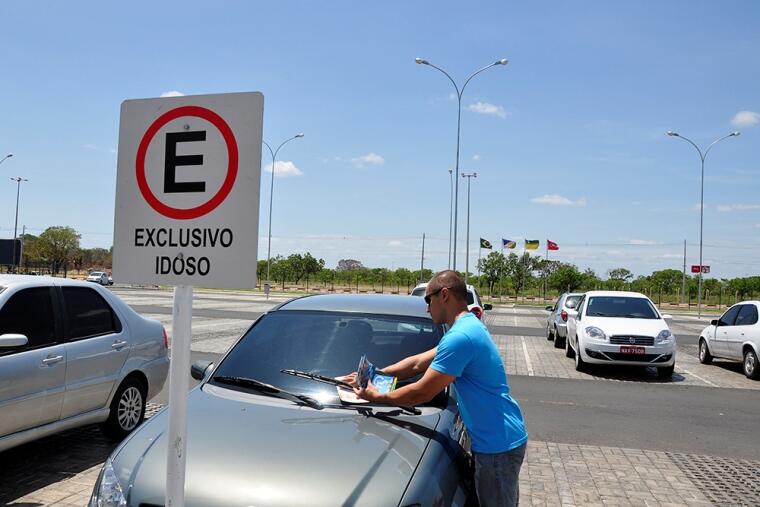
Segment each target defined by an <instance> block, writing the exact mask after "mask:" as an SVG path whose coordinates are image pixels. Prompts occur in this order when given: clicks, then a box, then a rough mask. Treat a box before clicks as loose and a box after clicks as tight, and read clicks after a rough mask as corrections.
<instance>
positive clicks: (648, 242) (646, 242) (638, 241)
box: [628, 239, 657, 245]
mask: <svg viewBox="0 0 760 507" xmlns="http://www.w3.org/2000/svg"><path fill="white" fill-rule="evenodd" d="M628 244H629V245H656V244H657V242H656V241H652V240H649V239H632V240H630V241H628Z"/></svg>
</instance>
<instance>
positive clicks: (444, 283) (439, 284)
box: [427, 269, 467, 303]
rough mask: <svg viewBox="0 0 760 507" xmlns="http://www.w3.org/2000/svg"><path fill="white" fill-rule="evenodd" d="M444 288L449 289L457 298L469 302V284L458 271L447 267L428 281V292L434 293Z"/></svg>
mask: <svg viewBox="0 0 760 507" xmlns="http://www.w3.org/2000/svg"><path fill="white" fill-rule="evenodd" d="M442 288H446V289H448V290H449V293H450V294H452V295H453V296H454V297H455V298H456V299H457V300H459V301H463V302H465V303H466V302H467V286H466V285H465V283H464V280H462V278H461V277H460V276H459V274H457V272H456V271H452V270H450V269H447V270H445V271H441V272H439V273H436V274H435V276H433V278H431V279H430V281H429V282H428V286H427V293H428V294H432V293H434V292H436V291H438V290H440V289H442Z"/></svg>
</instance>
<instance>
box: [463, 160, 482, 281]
mask: <svg viewBox="0 0 760 507" xmlns="http://www.w3.org/2000/svg"><path fill="white" fill-rule="evenodd" d="M477 177H478V173H470V174H465V173H462V178H467V243H466V250H465V259H464V283H467V277H468V276H469V275H470V181H471V180H472V178H477Z"/></svg>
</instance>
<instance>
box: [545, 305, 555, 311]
mask: <svg viewBox="0 0 760 507" xmlns="http://www.w3.org/2000/svg"><path fill="white" fill-rule="evenodd" d="M545 310H546V311H547V312H550V311H552V310H554V307H553V306H551V305H549V306H547V307H546V308H545Z"/></svg>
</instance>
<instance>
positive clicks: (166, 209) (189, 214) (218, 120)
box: [135, 106, 238, 220]
mask: <svg viewBox="0 0 760 507" xmlns="http://www.w3.org/2000/svg"><path fill="white" fill-rule="evenodd" d="M183 116H195V117H198V118H203V119H204V120H206V121H208V122H209V123H211V124H212V125H214V126H215V127H216V128H217V129H218V130H219V132H220V133H221V134H222V137H223V138H224V142H225V143H226V144H227V153H228V155H229V157H228V161H227V177H226V178H225V179H224V182H223V183H222V186H221V188H220V189H219V191H218V192H217V193H216V194H215V195H214V196H213V197H212V198H211V199H209V200H208V201H206V202H205V203H203V204H201V205H200V206H196V207H195V208H173V207H171V206H169V205H167V204H164V203H163V202H161V201H160V200H159V199H158V197H156V196H155V194H154V193H153V192H152V191H151V189H150V186H148V180H147V179H146V177H145V155H146V153H147V152H148V146H149V145H150V142H151V141H152V140H153V137H154V136H155V135H156V133H157V132H158V131H159V129H160V128H161V127H163V126H164V125H166V124H167V123H169V122H170V121H172V120H176V119H177V118H181V117H183ZM135 168H136V173H137V186H138V187H139V188H140V192H141V193H142V195H143V197H144V198H145V201H146V202H147V203H148V204H149V205H150V207H151V208H153V209H154V210H156V211H158V212H159V213H161V214H162V215H164V216H166V217H169V218H176V219H177V220H189V219H193V218H198V217H201V216H203V215H205V214H207V213H210V212H211V211H213V210H214V209H215V208H216V207H217V206H219V205H220V204H222V202H224V199H226V198H227V196H228V195H229V193H230V192H231V191H232V186H233V185H234V184H235V178H236V177H237V171H238V148H237V142H236V141H235V135H234V134H233V133H232V129H231V128H230V126H229V125H227V122H225V121H224V119H223V118H222V117H221V116H219V115H218V114H216V113H215V112H213V111H212V110H210V109H206V108H205V107H200V106H182V107H177V108H175V109H172V110H170V111H167V112H165V113H164V114H162V115H161V116H159V117H158V118H157V119H156V120H155V121H154V122H153V123H151V125H150V127H148V130H147V131H146V132H145V135H143V138H142V140H141V141H140V145H139V146H138V148H137V159H136V161H135Z"/></svg>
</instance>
